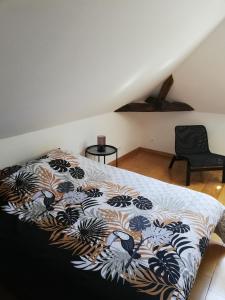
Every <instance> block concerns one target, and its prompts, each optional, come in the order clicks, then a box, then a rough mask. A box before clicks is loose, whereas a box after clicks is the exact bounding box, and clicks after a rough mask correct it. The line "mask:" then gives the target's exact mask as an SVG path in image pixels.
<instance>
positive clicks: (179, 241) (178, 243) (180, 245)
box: [170, 234, 194, 256]
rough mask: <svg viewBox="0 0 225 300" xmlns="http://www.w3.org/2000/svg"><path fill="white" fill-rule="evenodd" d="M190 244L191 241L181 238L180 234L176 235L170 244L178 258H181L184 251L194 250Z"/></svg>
mask: <svg viewBox="0 0 225 300" xmlns="http://www.w3.org/2000/svg"><path fill="white" fill-rule="evenodd" d="M190 244H191V241H189V240H188V239H187V238H186V237H184V236H180V235H179V234H175V235H174V236H173V238H172V239H171V242H170V245H171V246H172V247H173V248H174V249H175V251H176V253H177V255H178V256H180V255H181V253H182V252H183V251H185V250H187V249H191V248H194V247H192V246H190Z"/></svg>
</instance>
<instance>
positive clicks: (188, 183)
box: [186, 162, 191, 186]
mask: <svg viewBox="0 0 225 300" xmlns="http://www.w3.org/2000/svg"><path fill="white" fill-rule="evenodd" d="M190 178H191V168H190V164H189V162H188V163H187V170H186V186H189V185H190Z"/></svg>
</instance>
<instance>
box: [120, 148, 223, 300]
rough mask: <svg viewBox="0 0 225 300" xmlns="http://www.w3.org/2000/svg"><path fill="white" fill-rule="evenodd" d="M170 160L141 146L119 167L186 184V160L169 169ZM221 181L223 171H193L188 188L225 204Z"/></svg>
mask: <svg viewBox="0 0 225 300" xmlns="http://www.w3.org/2000/svg"><path fill="white" fill-rule="evenodd" d="M170 160H171V156H169V155H167V156H166V155H161V154H158V153H157V152H153V151H151V150H148V149H143V148H139V149H138V150H135V151H134V152H131V153H130V154H128V155H126V156H125V157H124V158H122V159H120V160H119V167H120V168H122V169H127V170H130V171H133V172H137V173H140V174H143V175H145V176H150V177H153V178H156V179H160V180H163V181H166V182H169V183H173V184H176V185H180V186H185V175H186V163H185V161H176V162H175V163H174V165H173V168H172V169H168V166H169V163H170ZM221 181H222V171H209V172H193V173H192V174H191V185H190V186H189V187H188V188H190V189H192V190H196V191H199V192H203V193H206V194H209V195H211V196H213V197H215V198H216V199H217V200H219V201H220V202H221V203H223V204H224V205H225V184H222V183H221ZM224 299H225V298H224Z"/></svg>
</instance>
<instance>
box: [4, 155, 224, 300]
mask: <svg viewBox="0 0 225 300" xmlns="http://www.w3.org/2000/svg"><path fill="white" fill-rule="evenodd" d="M0 201H1V202H0V203H1V216H0V217H1V218H2V220H4V218H6V216H8V217H9V216H10V218H12V219H10V220H14V221H13V222H15V220H18V223H16V224H23V225H21V226H23V228H26V226H27V228H28V226H29V228H31V232H32V235H31V239H35V238H36V237H37V239H38V237H39V236H40V234H42V233H43V234H45V236H46V235H47V240H48V241H47V242H46V245H45V246H46V247H47V248H46V249H48V250H47V253H49V254H48V255H49V257H50V258H51V259H52V257H53V256H54V251H56V250H54V249H57V251H60V252H57V253H60V255H61V253H63V255H64V256H65V257H66V259H67V262H66V263H69V264H70V267H71V268H72V272H71V271H70V274H71V275H70V276H71V278H70V281H71V284H70V287H71V290H73V289H75V290H76V291H78V290H79V288H80V292H81V293H82V294H85V287H86V289H89V288H90V287H91V288H90V290H89V293H90V295H92V297H93V298H94V299H95V298H96V297H95V296H96V295H98V296H97V297H98V298H99V299H104V298H105V297H107V298H108V299H111V298H112V299H113V298H114V297H115V295H117V296H121V295H125V297H126V295H127V296H129V298H131V299H160V300H165V299H176V300H183V299H187V297H188V295H189V293H190V290H191V288H192V285H193V283H194V280H195V277H196V273H197V270H198V267H199V264H200V261H201V258H202V256H203V255H204V252H205V249H206V247H207V245H208V242H209V239H210V235H211V233H212V232H213V231H214V229H215V227H216V226H217V225H218V229H219V231H220V232H221V233H223V226H222V225H221V224H223V222H222V221H223V212H224V207H223V206H222V205H221V204H219V202H217V201H216V200H215V199H213V198H211V197H209V196H206V195H204V194H201V193H197V192H193V191H190V190H187V189H184V188H180V187H176V186H173V185H169V184H166V183H163V182H160V181H158V180H154V179H151V178H147V177H144V176H141V175H138V174H135V173H131V172H128V171H124V170H120V169H117V168H113V167H110V166H105V165H101V164H98V163H96V162H94V161H91V160H89V159H86V158H83V157H82V156H73V155H71V154H68V153H65V152H63V151H61V150H53V151H51V152H49V153H48V154H47V155H46V156H43V157H41V158H40V159H38V160H34V161H31V162H28V163H27V164H25V165H23V166H14V167H10V168H6V169H5V170H4V171H3V172H2V173H1V180H0ZM8 226H9V225H8V223H6V222H5V223H4V222H2V223H1V222H0V230H1V234H0V241H1V239H2V241H1V244H2V245H3V244H4V245H5V244H6V243H8V242H9V240H10V239H15V236H14V235H16V236H17V239H20V243H21V241H22V243H25V244H29V243H28V241H27V239H24V240H22V239H23V233H22V232H23V231H22V230H16V231H15V232H14V235H13V233H12V230H11V231H10V232H7V228H8ZM17 226H18V225H17ZM14 227H15V226H14ZM221 228H222V229H221ZM14 230H15V229H14ZM23 230H25V229H23ZM4 232H5V236H4V234H3V233H4ZM18 232H19V233H18ZM37 233H38V235H37V236H36V234H37ZM10 234H11V236H10ZM36 242H37V241H35V243H36ZM41 243H43V241H42V239H40V244H41ZM3 248H4V247H3ZM53 250H54V251H53ZM29 251H31V252H33V251H34V252H35V249H34V250H32V249H31V250H29ZM51 251H52V252H51ZM6 252H7V251H5V253H4V255H6ZM43 252H44V251H42V252H41V253H38V254H36V255H37V256H38V255H40V256H43V255H45V253H43ZM29 255H30V253H29ZM14 256H15V252H14ZM30 259H31V258H30V256H29V260H30ZM36 259H37V257H36ZM29 260H28V261H29ZM57 263H58V262H57V261H56V265H57ZM59 264H60V262H59ZM46 266H47V265H46ZM7 268H8V266H7ZM48 268H49V267H48ZM12 272H13V271H12ZM31 272H32V273H35V272H36V270H32V271H31ZM31 275H32V274H31ZM56 276H59V274H58V275H56ZM63 276H66V275H65V274H64V275H63ZM93 276H95V277H93ZM40 277H41V278H42V275H41V276H40ZM41 278H40V280H41ZM84 278H85V279H84ZM105 282H107V286H106V283H105ZM93 283H94V284H93ZM53 289H54V287H53V286H52V287H50V288H49V291H50V295H52V294H51V291H52V290H53ZM99 291H101V293H100V292H99ZM76 293H77V292H76ZM126 293H127V294H126ZM78 294H79V293H78ZM23 297H24V298H23V299H25V296H24V294H23ZM33 297H34V294H33ZM21 299H22V298H21ZM32 299H34V298H32ZM44 299H45V298H44ZM46 299H47V298H46ZM68 299H69V298H68ZM72 299H73V298H72ZM74 299H75V298H74Z"/></svg>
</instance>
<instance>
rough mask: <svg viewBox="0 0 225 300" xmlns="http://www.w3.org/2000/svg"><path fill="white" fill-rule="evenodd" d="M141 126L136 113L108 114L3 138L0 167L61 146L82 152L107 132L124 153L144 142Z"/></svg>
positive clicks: (107, 136)
mask: <svg viewBox="0 0 225 300" xmlns="http://www.w3.org/2000/svg"><path fill="white" fill-rule="evenodd" d="M140 117H141V116H140ZM141 126H142V120H141V118H140V119H139V116H136V115H135V113H129V114H125V115H123V114H117V113H107V114H103V115H99V116H95V117H92V118H88V119H83V120H80V121H75V122H72V123H67V124H64V125H60V126H56V127H52V128H48V129H44V130H40V131H35V132H30V133H27V134H24V135H19V136H15V137H11V138H6V139H0V168H3V167H6V166H9V165H12V164H15V163H19V162H22V161H27V160H28V159H31V158H35V157H37V156H39V155H41V154H43V153H45V152H46V151H48V150H51V149H53V148H57V147H61V148H62V149H64V150H67V151H71V152H72V153H74V154H76V153H81V152H83V150H84V149H85V148H86V147H87V146H89V145H92V144H96V139H97V135H99V134H103V135H106V143H107V144H111V145H114V146H116V147H118V149H119V156H121V155H123V154H125V153H127V152H129V151H131V150H133V149H135V148H137V147H139V146H140V145H141V143H142V140H143V136H142V130H141ZM114 159H115V156H114V155H112V156H109V157H108V161H112V160H114Z"/></svg>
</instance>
